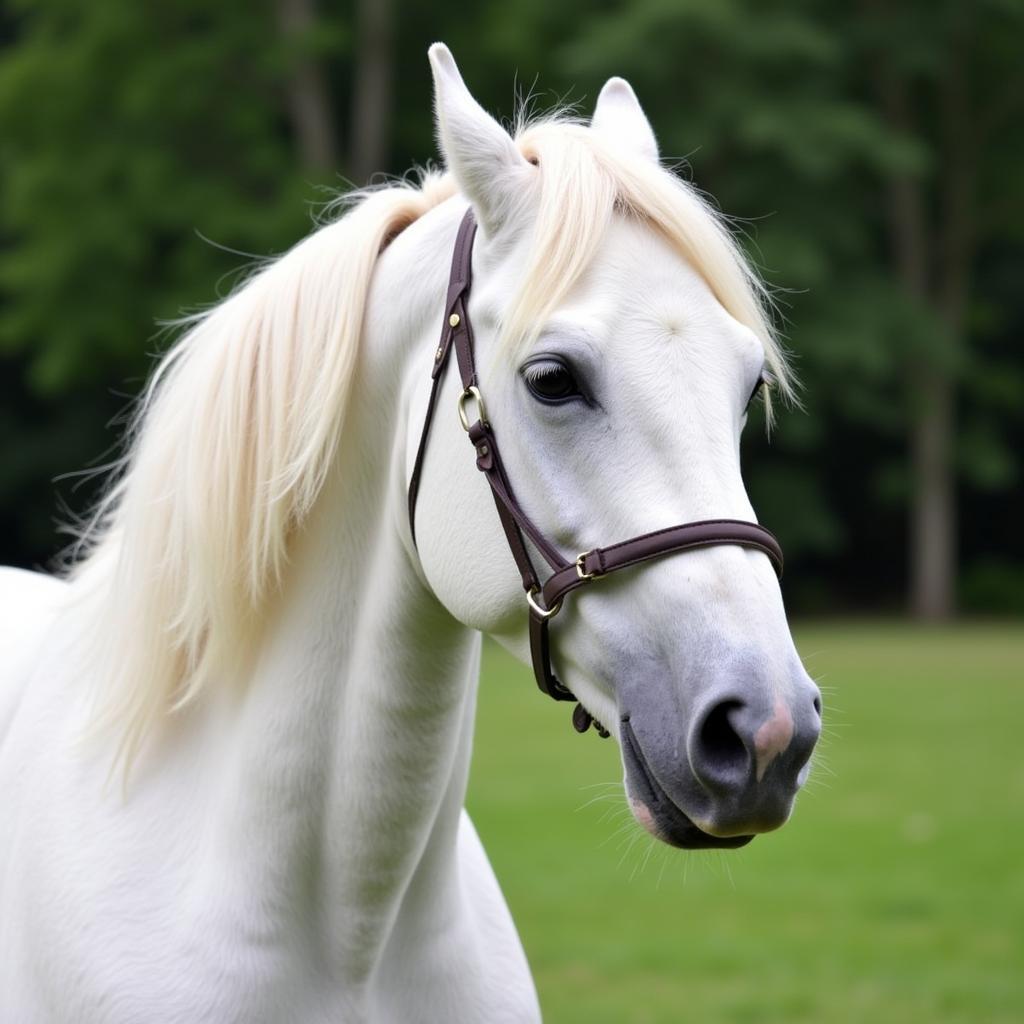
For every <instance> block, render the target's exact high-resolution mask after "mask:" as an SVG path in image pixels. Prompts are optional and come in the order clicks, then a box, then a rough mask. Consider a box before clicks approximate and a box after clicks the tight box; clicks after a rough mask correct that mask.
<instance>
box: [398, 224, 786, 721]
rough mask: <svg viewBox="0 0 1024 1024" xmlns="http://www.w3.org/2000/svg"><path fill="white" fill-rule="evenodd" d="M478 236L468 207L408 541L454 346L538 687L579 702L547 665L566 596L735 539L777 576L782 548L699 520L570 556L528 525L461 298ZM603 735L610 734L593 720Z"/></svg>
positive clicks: (760, 534) (729, 522)
mask: <svg viewBox="0 0 1024 1024" xmlns="http://www.w3.org/2000/svg"><path fill="white" fill-rule="evenodd" d="M475 235H476V220H475V219H474V217H473V210H472V208H470V209H469V210H467V211H466V215H465V217H463V219H462V224H461V225H460V226H459V233H458V235H457V237H456V239H455V251H454V253H453V255H452V270H451V276H450V278H449V281H448V297H447V299H446V300H445V311H444V325H443V327H442V329H441V340H440V342H439V343H438V347H437V351H436V352H435V353H434V366H433V369H432V371H431V378H432V379H433V386H432V387H431V389H430V401H429V402H428V404H427V414H426V416H425V418H424V421H423V432H422V433H421V434H420V443H419V448H418V449H417V451H416V462H415V464H414V466H413V471H412V478H411V479H410V481H409V527H410V529H411V531H412V538H413V543H414V544H415V543H416V496H417V494H418V493H419V487H420V474H421V473H422V470H423V458H424V455H425V453H426V449H427V439H428V438H429V436H430V425H431V422H432V421H433V418H434V409H435V407H436V405H437V397H438V394H439V392H440V390H441V384H442V381H443V380H444V371H445V368H446V367H447V365H448V357H449V356H450V355H451V351H452V349H453V348H454V349H455V358H456V361H457V362H458V365H459V374H460V376H461V377H462V393H461V394H460V395H459V420H460V421H461V423H462V427H463V429H464V430H465V431H466V433H467V434H468V435H469V440H470V441H471V442H472V444H473V447H474V448H475V449H476V467H477V469H479V470H480V471H481V472H482V473H483V474H484V476H485V477H486V478H487V482H488V483H489V484H490V485H491V494H492V496H493V497H494V504H495V506H496V508H497V510H498V517H499V518H500V519H501V525H502V527H503V528H504V531H505V537H506V539H507V540H508V546H509V548H510V549H511V551H512V557H513V558H514V559H515V562H516V566H517V567H518V569H519V574H520V576H521V577H522V582H523V589H524V590H525V591H526V601H527V604H528V605H529V610H530V611H529V614H530V653H531V656H532V659H533V672H534V675H535V676H536V678H537V685H538V686H539V687H540V688H541V690H542V691H543V692H544V693H546V694H547V695H548V696H549V697H552V698H554V699H555V700H576V698H575V696H573V694H572V693H571V692H570V691H569V689H568V688H567V687H566V686H564V685H563V684H562V683H560V682H559V681H558V679H557V678H556V677H555V675H554V673H553V672H552V670H551V650H550V639H549V636H548V623H549V622H550V621H551V619H552V618H554V616H555V615H557V614H558V612H559V610H560V609H561V607H562V602H563V600H564V599H565V598H566V596H567V595H568V594H570V593H572V591H574V590H576V589H577V588H579V587H582V586H587V585H589V584H591V583H593V582H594V581H595V580H599V579H601V577H602V576H607V575H608V573H611V572H617V571H618V570H619V569H626V568H628V567H629V566H632V565H639V564H641V563H642V562H646V561H649V560H650V559H652V558H658V557H660V556H661V555H670V554H674V553H676V552H679V551H689V550H692V549H693V548H706V547H712V546H714V545H718V544H739V545H740V546H742V547H747V548H756V549H757V550H758V551H763V552H764V553H765V554H766V555H767V556H768V557H769V558H770V559H771V562H772V566H773V567H774V569H775V572H776V573H777V574H778V576H779V577H780V578H781V576H782V548H781V547H780V546H779V542H778V541H777V540H776V539H775V537H774V535H773V534H772V533H771V532H770V531H768V530H766V529H765V528H764V527H763V526H759V525H758V524H757V523H748V522H745V521H743V520H740V519H707V520H703V521H701V522H696V523H683V524H680V525H678V526H669V527H666V528H665V529H663V530H655V531H654V532H653V533H644V534H641V535H640V536H638V537H633V538H632V539H630V540H624V541H620V542H619V543H617V544H611V545H609V546H608V547H604V548H602V547H597V548H593V549H591V550H590V551H587V552H584V553H583V554H582V555H579V556H578V557H577V558H576V559H575V560H574V561H567V560H566V559H565V558H563V557H562V554H561V552H559V550H558V549H557V548H556V547H555V546H554V545H553V544H552V543H551V542H550V541H549V540H548V539H547V538H546V537H545V536H544V534H543V533H541V531H540V530H539V529H538V528H537V527H536V526H535V525H534V524H533V522H532V521H531V520H530V517H529V516H527V514H526V513H525V512H524V511H523V509H522V506H520V504H519V502H518V501H517V500H516V497H515V494H514V493H513V491H512V486H511V484H510V483H509V480H508V476H507V474H506V473H505V467H504V465H503V464H502V461H501V456H500V454H499V452H498V443H497V440H496V439H495V436H494V430H493V428H492V427H491V424H490V423H489V422H488V420H487V410H486V408H485V406H484V398H483V394H482V393H481V391H480V382H479V380H478V378H477V375H476V366H475V363H474V360H473V327H472V325H471V323H470V320H469V312H468V310H467V308H466V301H467V299H468V298H469V290H470V286H471V284H472V280H473V238H474V236H475ZM527 540H529V542H530V543H531V544H532V545H533V546H534V547H535V548H536V549H537V551H538V552H539V553H540V554H541V555H542V556H543V558H544V560H545V561H546V562H547V563H548V565H549V566H550V567H551V570H552V571H551V575H550V576H549V577H548V578H547V580H546V581H545V582H544V583H543V585H542V584H541V582H540V577H539V576H538V575H537V572H536V570H535V569H534V567H533V562H532V560H531V558H530V553H529V550H528V549H527V544H526V542H527ZM572 720H573V725H574V727H575V728H576V730H577V732H586V730H587V729H588V728H589V726H590V724H591V722H593V721H594V720H593V718H592V716H591V715H590V714H589V712H588V711H587V710H586V709H585V708H584V707H583V705H582V704H579V703H577V705H576V708H575V709H574V711H573V716H572ZM595 724H596V723H595ZM596 727H597V729H598V731H599V732H600V733H601V735H602V736H607V735H608V733H607V732H606V731H605V730H604V729H603V728H602V727H601V726H600V724H596Z"/></svg>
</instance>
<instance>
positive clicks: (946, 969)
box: [469, 623, 1024, 1024]
mask: <svg viewBox="0 0 1024 1024" xmlns="http://www.w3.org/2000/svg"><path fill="white" fill-rule="evenodd" d="M795 632H796V637H797V644H798V646H799V648H800V651H801V653H802V654H803V655H804V660H805V663H806V664H807V666H808V669H809V671H810V672H811V673H812V675H814V676H815V678H816V679H818V680H819V682H820V683H821V685H822V688H823V690H824V691H825V704H826V710H825V716H826V735H825V736H824V738H823V740H822V743H821V751H822V753H821V756H820V758H819V760H818V766H817V768H816V770H815V772H814V773H813V775H812V779H811V782H810V783H809V784H808V787H807V789H806V790H805V792H804V793H803V794H802V795H801V797H800V799H799V801H798V804H797V809H796V812H795V813H794V816H793V818H792V820H791V821H790V822H789V823H788V824H787V825H786V826H785V828H783V829H782V830H781V831H780V832H776V833H773V834H771V835H766V836H761V837H759V838H758V839H756V840H755V841H754V842H753V843H752V844H751V845H750V846H749V847H747V848H746V849H744V850H741V851H736V852H732V853H719V852H705V853H682V852H679V851H674V850H670V849H668V848H667V847H663V846H658V845H655V844H654V843H653V841H651V840H648V839H647V837H646V836H645V835H643V834H642V833H640V831H639V829H637V828H635V827H630V826H629V825H628V822H627V812H626V810H625V804H624V801H623V798H622V791H621V785H620V783H619V780H620V768H619V762H618V750H617V748H616V747H615V745H614V744H613V743H612V742H611V741H600V740H598V739H597V738H596V736H595V735H594V734H593V733H588V734H587V735H586V736H583V737H579V736H577V735H576V734H575V733H574V732H573V731H572V728H571V725H570V723H569V706H568V705H556V704H554V703H553V702H551V701H549V700H547V699H546V698H543V697H542V696H541V695H540V694H539V693H538V692H537V691H536V688H535V686H534V683H533V681H532V678H531V677H530V675H529V673H528V672H527V670H525V669H523V668H521V667H520V666H518V665H516V664H514V663H512V662H511V660H510V659H509V658H508V657H507V656H506V655H504V654H503V653H502V652H500V651H498V650H497V649H495V648H488V650H487V654H486V656H485V665H484V676H483V682H482V686H481V697H480V712H479V723H478V730H477V741H476V750H475V754H474V764H473V774H472V778H471V784H470V798H469V807H470V811H471V813H472V814H473V817H474V820H475V822H476V825H477V828H478V829H479V831H480V834H481V836H482V837H483V841H484V844H485V845H486V847H487V849H488V852H489V854H490V857H491V862H492V863H493V865H494V867H495V870H496V872H497V874H498V878H499V880H500V882H501V884H502V887H503V889H504V892H505V895H506V898H507V899H508V902H509V904H510V906H511V908H512V913H513V915H514V917H515V919H516V922H517V924H518V926H519V930H520V934H521V936H522V939H523V943H524V945H525V947H526V952H527V955H528V957H529V959H530V963H531V966H532V968H533V972H534V976H535V978H536V980H537V985H538V987H539V990H540V998H541V1005H542V1007H543V1009H544V1013H545V1019H546V1020H547V1021H548V1022H554V1024H559V1022H565V1021H581V1022H587V1024H600V1022H608V1024H612V1022H614V1024H641V1022H661V1021H665V1022H668V1021H671V1022H676V1021H702V1022H704V1021H708V1022H711V1021H713V1022H720V1021H737V1022H745V1021H750V1022H758V1024H761V1022H773V1021H780V1022H781V1021H785V1022H786V1024H793V1022H804V1021H806V1022H814V1024H820V1022H831V1021H843V1022H846V1021H849V1022H854V1021H856V1022H863V1021H869V1022H871V1024H885V1022H894V1024H896V1022H898V1024H911V1022H915V1024H916V1022H950V1024H952V1022H964V1024H979V1022H1003V1021H1005V1022H1007V1024H1009V1022H1011V1021H1012V1022H1015V1024H1018V1022H1020V1021H1024V742H1022V731H1024V625H1022V624H1020V623H1014V624H1006V625H966V626H958V627H956V628H951V629H945V630H928V629H922V628H914V627H910V626H906V625H896V624H877V623H875V624H839V625H807V626H803V627H801V628H798V629H796V631H795ZM600 783H614V784H615V785H614V786H604V787H601V786H598V787H597V788H595V784H600Z"/></svg>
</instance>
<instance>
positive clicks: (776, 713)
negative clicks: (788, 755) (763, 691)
mask: <svg viewBox="0 0 1024 1024" xmlns="http://www.w3.org/2000/svg"><path fill="white" fill-rule="evenodd" d="M794 731H795V726H794V725H793V716H792V714H790V711H789V708H788V707H787V706H786V705H785V704H784V703H783V701H782V699H781V698H780V697H776V698H775V707H774V709H773V710H772V717H771V718H769V719H768V721H767V722H765V723H764V725H762V726H761V727H760V728H759V729H758V730H757V732H756V733H754V751H755V753H756V755H757V781H758V782H760V781H761V779H763V778H764V773H765V772H766V771H767V770H768V765H770V764H771V763H772V761H774V760H775V758H777V757H778V756H779V754H781V753H783V751H785V749H786V748H787V747H788V746H789V744H790V741H791V740H792V739H793V733H794Z"/></svg>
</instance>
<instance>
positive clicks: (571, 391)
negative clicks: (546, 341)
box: [523, 360, 580, 402]
mask: <svg viewBox="0 0 1024 1024" xmlns="http://www.w3.org/2000/svg"><path fill="white" fill-rule="evenodd" d="M523 380H524V381H525V382H526V386H527V388H529V390H530V394H532V395H533V397H534V398H537V399H539V400H540V401H542V402H565V401H568V400H569V399H570V398H576V397H577V396H578V395H579V394H580V389H579V386H578V385H577V383H576V378H575V377H573V375H572V371H571V370H570V369H569V368H568V367H567V366H566V365H565V364H564V363H561V362H557V361H555V360H544V361H540V360H538V361H537V362H535V363H528V364H527V365H526V366H524V367H523Z"/></svg>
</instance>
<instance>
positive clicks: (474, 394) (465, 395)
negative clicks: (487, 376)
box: [459, 384, 487, 434]
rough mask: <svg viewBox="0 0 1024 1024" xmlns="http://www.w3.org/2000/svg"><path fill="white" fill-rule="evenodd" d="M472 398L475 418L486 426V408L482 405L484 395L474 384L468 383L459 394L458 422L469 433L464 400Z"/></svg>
mask: <svg viewBox="0 0 1024 1024" xmlns="http://www.w3.org/2000/svg"><path fill="white" fill-rule="evenodd" d="M469 398H473V399H475V400H476V414H477V415H476V418H477V419H478V420H479V421H480V422H481V423H482V424H483V425H484V426H485V427H486V426H487V409H486V407H485V406H484V396H483V395H481V394H480V389H479V388H478V387H477V386H476V385H475V384H470V386H469V387H468V388H466V390H465V391H463V392H462V394H461V395H459V422H460V423H461V424H462V429H463V430H465V431H466V433H467V434H468V433H469V417H468V416H467V415H466V400H467V399H469Z"/></svg>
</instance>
